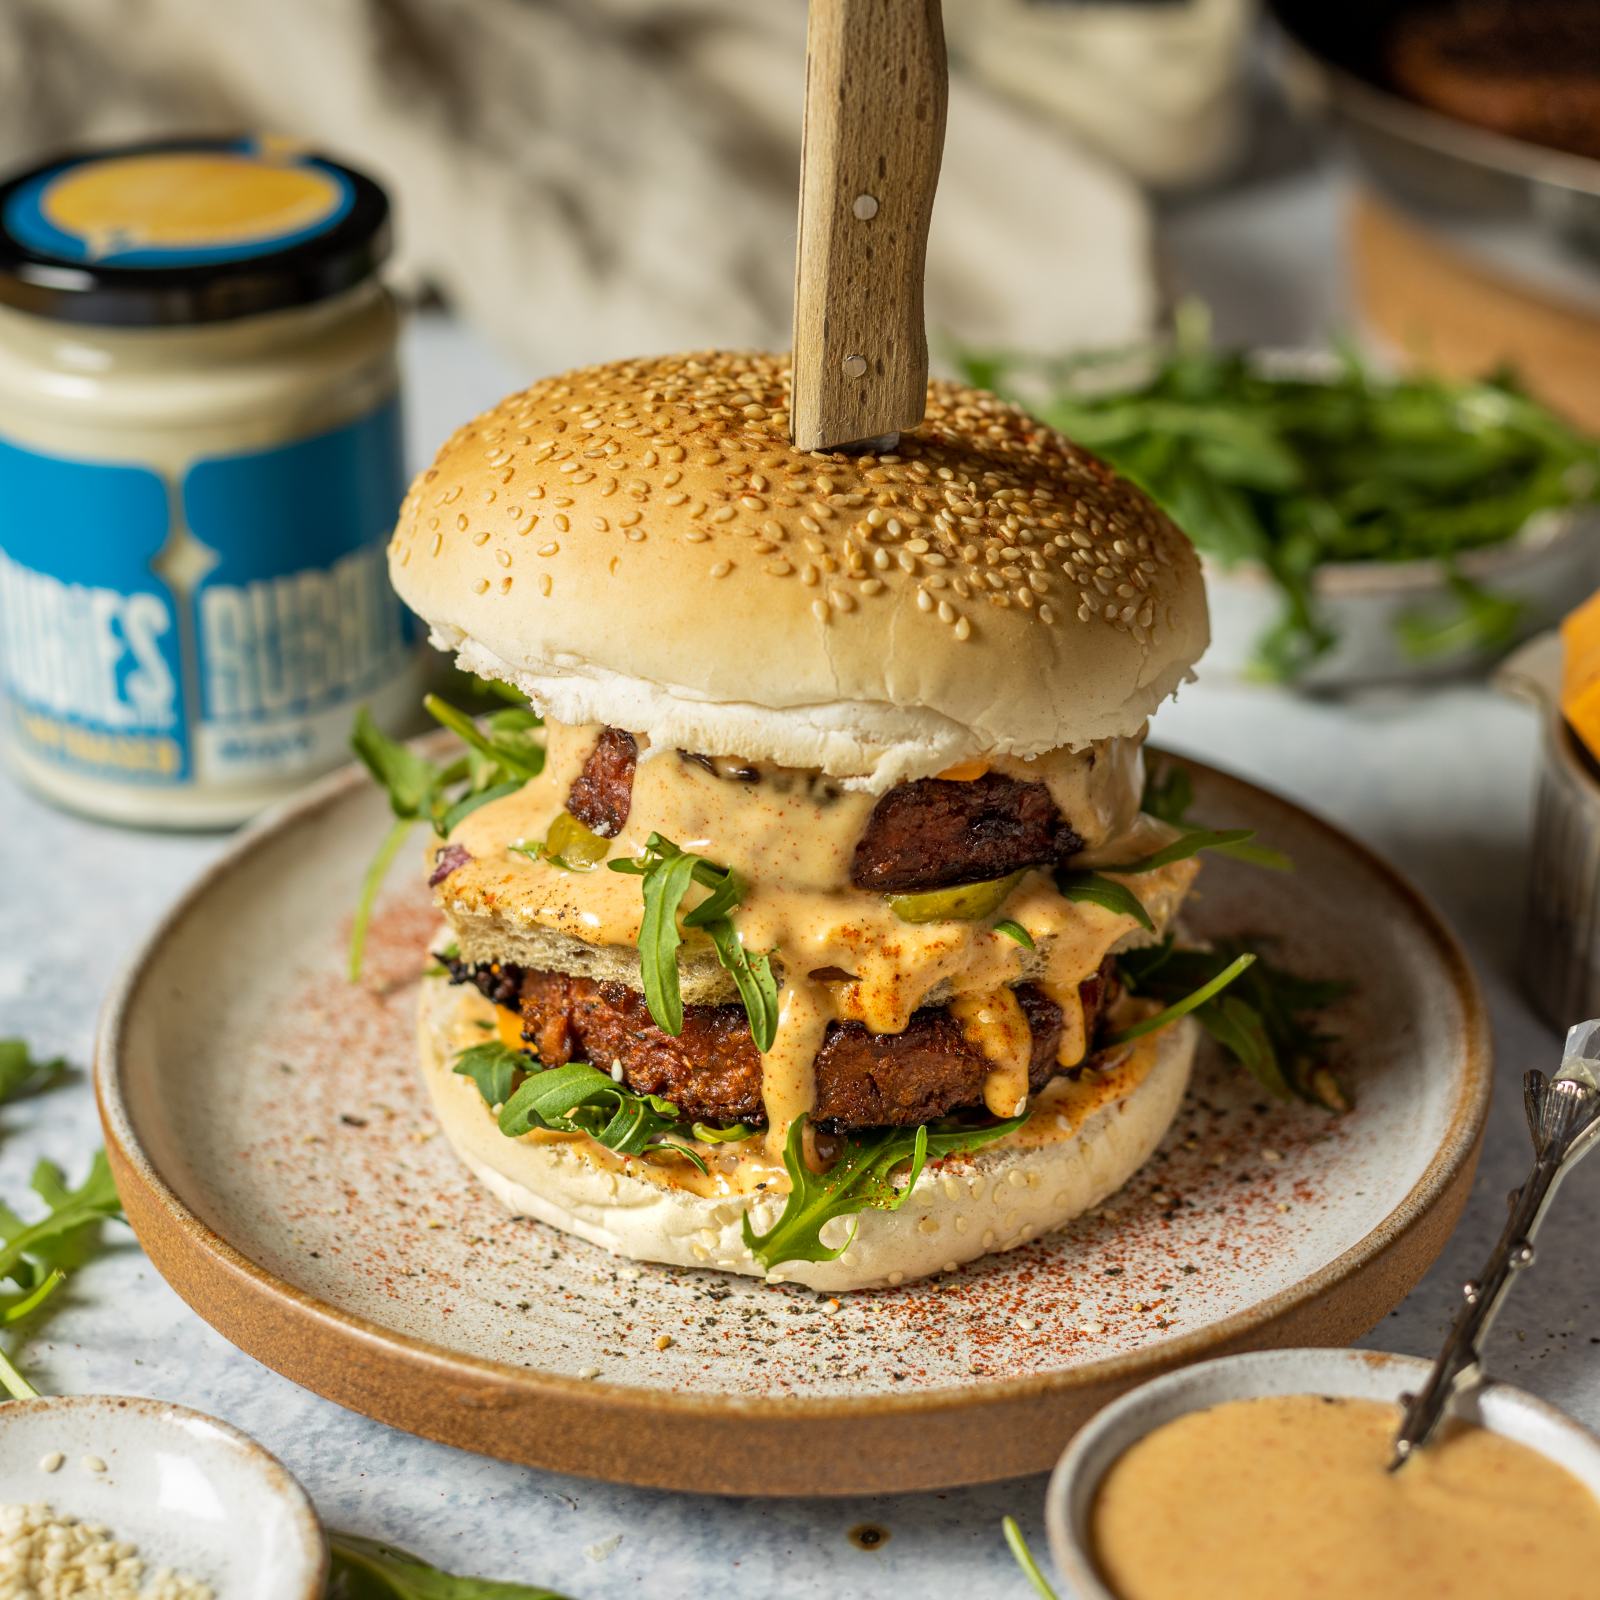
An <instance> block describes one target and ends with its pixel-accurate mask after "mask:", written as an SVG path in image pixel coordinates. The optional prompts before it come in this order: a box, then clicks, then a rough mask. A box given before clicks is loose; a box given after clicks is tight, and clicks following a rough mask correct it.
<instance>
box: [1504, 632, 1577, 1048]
mask: <svg viewBox="0 0 1600 1600" xmlns="http://www.w3.org/2000/svg"><path fill="white" fill-rule="evenodd" d="M1496 681H1497V682H1498V684H1499V686H1500V687H1501V688H1502V689H1504V690H1505V691H1506V692H1507V693H1508V694H1514V695H1516V696H1518V697H1519V698H1520V699H1523V700H1527V701H1528V702H1529V703H1530V704H1532V705H1533V706H1534V707H1535V708H1536V709H1537V710H1538V712H1539V716H1540V721H1541V723H1542V724H1543V736H1542V738H1541V739H1540V741H1539V777H1538V784H1537V788H1536V790H1535V795H1534V807H1533V837H1532V839H1531V841H1530V842H1529V860H1528V902H1527V930H1526V935H1525V937H1524V938H1523V941H1522V951H1521V966H1522V983H1523V988H1524V989H1525V990H1526V992H1527V995H1528V998H1529V999H1530V1000H1531V1001H1532V1002H1533V1006H1534V1009H1535V1010H1536V1011H1537V1012H1538V1013H1539V1015H1540V1016H1541V1017H1543V1018H1544V1020H1545V1021H1546V1022H1548V1023H1549V1024H1550V1025H1551V1027H1553V1028H1557V1029H1562V1028H1565V1027H1566V1026H1567V1025H1568V1024H1569V1023H1570V1022H1571V1021H1572V1019H1573V1018H1574V1017H1592V1016H1595V1015H1600V769H1597V767H1596V764H1595V762H1594V761H1593V760H1592V759H1591V758H1590V756H1589V754H1588V752H1587V751H1586V750H1584V749H1583V747H1582V746H1581V745H1580V744H1579V743H1578V740H1577V736H1576V735H1575V734H1574V733H1573V731H1572V729H1571V728H1570V727H1568V726H1567V722H1566V719H1565V718H1564V717H1563V716H1562V714H1561V704H1560V690H1561V640H1560V638H1559V637H1558V636H1557V635H1556V634H1554V633H1551V634H1546V635H1545V636H1544V637H1543V638H1540V639H1535V640H1534V641H1533V642H1532V643H1531V644H1528V645H1525V646H1524V647H1523V648H1522V649H1521V650H1519V651H1518V652H1517V653H1516V654H1515V655H1514V656H1512V657H1511V658H1510V659H1509V660H1508V661H1507V662H1506V663H1505V665H1504V666H1503V667H1501V669H1500V671H1499V673H1498V674H1497V675H1496Z"/></svg>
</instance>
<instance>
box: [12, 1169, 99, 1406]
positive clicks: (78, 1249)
mask: <svg viewBox="0 0 1600 1600" xmlns="http://www.w3.org/2000/svg"><path fill="white" fill-rule="evenodd" d="M31 1187H32V1189H33V1192H34V1194H35V1195H37V1196H38V1197H39V1199H40V1200H42V1201H43V1202H44V1204H45V1208H46V1209H45V1214H44V1216H42V1217H40V1218H39V1219H38V1220H37V1221H35V1222H24V1221H23V1220H22V1218H21V1217H20V1216H19V1215H18V1214H17V1213H16V1212H15V1211H13V1210H12V1209H11V1207H10V1206H8V1205H6V1204H5V1203H4V1202H3V1201H0V1327H5V1328H10V1327H14V1326H15V1325H16V1324H17V1323H19V1322H21V1321H22V1319H23V1318H24V1317H27V1316H30V1315H31V1314H32V1313H33V1312H35V1311H37V1310H38V1309H39V1307H40V1306H42V1305H43V1304H44V1303H45V1301H47V1300H48V1299H49V1298H50V1297H51V1296H52V1295H53V1294H54V1293H55V1292H56V1291H57V1290H58V1289H59V1288H60V1287H61V1285H62V1284H63V1283H65V1282H66V1279H67V1274H68V1273H69V1272H70V1271H71V1270H72V1269H73V1268H75V1267H78V1266H81V1265H82V1264H83V1262H84V1261H86V1260H87V1259H88V1258H89V1256H91V1255H92V1254H93V1253H94V1251H95V1250H96V1248H98V1245H99V1227H100V1224H101V1223H102V1222H105V1221H107V1220H109V1219H111V1218H114V1217H120V1216H121V1215H122V1205H121V1202H120V1201H119V1200H118V1199H117V1190H116V1185H115V1184H114V1183H112V1181H111V1169H110V1167H109V1166H107V1165H106V1158H105V1152H104V1151H97V1152H96V1154H95V1157H94V1160H93V1161H92V1162H91V1163H90V1166H89V1172H88V1175H87V1176H86V1177H85V1178H84V1180H83V1182H82V1183H81V1184H79V1185H78V1187H77V1188H76V1189H72V1188H68V1187H67V1181H66V1177H65V1175H64V1174H63V1173H62V1171H61V1169H60V1167H58V1166H56V1164H55V1163H54V1162H52V1161H41V1162H39V1164H38V1165H37V1166H36V1167H35V1168H34V1169H33V1178H32V1181H31ZM0 1388H4V1389H5V1390H6V1391H7V1392H8V1393H9V1394H10V1395H11V1396H12V1397H13V1398H14V1399H17V1400H27V1399H32V1398H33V1397H34V1396H35V1395H36V1394H38V1392H39V1391H38V1390H37V1389H35V1388H34V1387H33V1385H32V1384H31V1383H29V1382H28V1380H27V1379H26V1378H25V1377H24V1376H23V1375H22V1373H21V1372H19V1371H18V1370H17V1368H16V1366H15V1364H14V1363H13V1362H12V1361H11V1359H10V1358H9V1357H8V1356H7V1355H6V1354H5V1353H4V1352H3V1351H0Z"/></svg>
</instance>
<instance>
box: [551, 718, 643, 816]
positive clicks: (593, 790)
mask: <svg viewBox="0 0 1600 1600" xmlns="http://www.w3.org/2000/svg"><path fill="white" fill-rule="evenodd" d="M638 765H639V741H638V740H637V739H635V738H634V736H633V735H632V734H631V733H625V732H623V730H622V729H621V728H606V729H604V730H603V731H602V732H601V734H600V737H599V739H598V740H597V741H596V743H595V747H594V749H593V750H591V751H590V752H589V759H588V760H587V761H585V762H584V764H583V771H582V772H580V773H579V774H578V776H577V777H576V778H575V779H573V782H572V788H571V790H570V791H569V792H568V794H567V810H568V811H570V812H571V813H572V815H573V816H575V817H576V818H577V819H578V821H579V822H581V823H582V824H583V825H584V827H586V828H587V829H588V830H589V832H590V833H597V834H599V835H600V837H601V838H602V839H611V838H615V837H616V835H617V834H619V833H621V832H622V830H623V828H624V827H625V826H626V825H627V821H628V813H629V812H630V811H631V810H632V809H633V774H634V769H635V768H636V767H637V766H638Z"/></svg>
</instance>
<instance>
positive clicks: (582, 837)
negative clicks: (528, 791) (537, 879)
mask: <svg viewBox="0 0 1600 1600" xmlns="http://www.w3.org/2000/svg"><path fill="white" fill-rule="evenodd" d="M610 848H611V841H610V840H609V839H602V838H601V837H600V835H599V834H598V833H591V832H590V831H589V829H588V828H586V827H584V825H583V824H582V823H581V822H579V821H578V819H577V818H576V817H575V816H573V814H572V813H571V812H570V811H563V812H562V813H561V815H560V816H559V817H557V818H556V820H555V821H554V822H552V823H551V824H550V833H549V836H548V837H547V838H546V839H545V842H544V850H543V854H544V856H545V858H546V859H547V860H549V861H551V862H553V863H554V864H555V865H556V866H558V867H566V868H568V869H570V870H571V871H573V872H593V871H594V869H595V868H596V867H598V866H599V865H600V863H601V862H602V861H604V860H605V858H606V852H607V851H609V850H610Z"/></svg>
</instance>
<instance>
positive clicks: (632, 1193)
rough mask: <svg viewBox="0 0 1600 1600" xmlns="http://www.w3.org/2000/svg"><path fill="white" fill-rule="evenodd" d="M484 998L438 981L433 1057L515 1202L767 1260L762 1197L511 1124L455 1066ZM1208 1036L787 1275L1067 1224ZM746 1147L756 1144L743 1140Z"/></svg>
mask: <svg viewBox="0 0 1600 1600" xmlns="http://www.w3.org/2000/svg"><path fill="white" fill-rule="evenodd" d="M483 1004H484V1002H482V1001H481V1000H479V999H478V997H477V996H475V995H472V994H471V993H468V992H464V991H462V990H459V989H452V988H450V987H449V985H448V984H447V983H446V982H445V981H444V980H443V979H440V978H427V979H424V980H423V996H422V1006H421V1046H422V1048H421V1056H422V1069H423V1077H424V1079H425V1080H426V1082H427V1085H428V1092H429V1094H430V1095H431V1096H432V1099H433V1105H434V1110H435V1112H436V1114H437V1116H438V1118H439V1123H440V1126H441V1127H442V1128H443V1129H444V1132H445V1137H446V1138H447V1139H448V1140H449V1141H450V1144H451V1147H452V1148H453V1149H454V1150H455V1152H456V1154H457V1155H458V1156H459V1157H460V1158H461V1161H462V1163H463V1164H464V1165H465V1166H466V1167H467V1169H468V1170H469V1171H470V1172H471V1173H472V1175H473V1176H474V1177H475V1178H477V1179H478V1180H479V1181H480V1182H481V1183H482V1184H483V1185H484V1186H485V1187H486V1188H487V1189H488V1190H489V1191H490V1192H491V1193H492V1194H493V1195H494V1196H495V1198H496V1199H498V1200H499V1201H500V1202H501V1204H502V1205H504V1206H505V1207H506V1208H507V1209H508V1210H509V1211H511V1212H512V1213H514V1214H515V1215H517V1216H523V1217H537V1218H538V1219H539V1221H541V1222H545V1223H548V1224H549V1225H550V1226H552V1227H555V1228H560V1229H561V1230H563V1231H564V1232H566V1233H575V1234H577V1235H578V1236H579V1237H580V1238H582V1239H587V1240H588V1241H589V1243H590V1244H596V1245H600V1246H601V1247H602V1248H604V1249H606V1250H609V1251H611V1252H612V1253H613V1254H615V1255H622V1256H628V1257H630V1258H632V1259H633V1260H636V1261H661V1262H667V1263H669V1264H672V1265H677V1266H684V1267H712V1268H717V1269H720V1270H721V1271H724V1272H739V1273H745V1274H749V1275H752V1276H757V1277H759V1276H761V1275H762V1271H761V1267H760V1266H759V1264H758V1263H757V1262H756V1261H755V1260H753V1259H752V1257H751V1255H750V1253H749V1251H748V1250H746V1248H745V1245H744V1241H743V1238H742V1235H741V1219H742V1218H743V1216H744V1212H745V1209H746V1207H747V1206H749V1205H750V1203H751V1202H750V1200H749V1197H748V1196H745V1195H733V1194H730V1195H726V1196H713V1197H710V1198H707V1197H705V1196H701V1195H698V1194H695V1193H694V1192H693V1191H692V1190H690V1189H688V1188H685V1187H682V1186H679V1185H675V1184H674V1183H673V1182H672V1181H671V1175H670V1172H663V1171H662V1169H660V1168H652V1167H651V1165H650V1164H647V1163H643V1162H633V1163H630V1164H629V1166H628V1168H627V1170H623V1168H622V1166H621V1163H619V1162H617V1161H616V1160H615V1159H613V1158H610V1157H609V1156H608V1154H607V1153H606V1152H604V1151H602V1150H600V1148H599V1147H598V1146H596V1145H594V1144H592V1143H591V1142H590V1141H588V1140H586V1139H584V1138H581V1137H580V1138H573V1139H559V1140H541V1139H540V1138H539V1137H538V1136H537V1135H535V1136H531V1137H528V1138H523V1139H510V1138H507V1137H506V1136H505V1135H504V1134H503V1133H501V1132H500V1129H499V1127H498V1125H497V1124H496V1122H495V1118H494V1114H493V1113H492V1112H491V1111H490V1110H489V1108H488V1107H487V1106H486V1105H484V1103H483V1097H482V1096H481V1095H480V1094H479V1093H478V1090H477V1088H476V1087H475V1086H474V1084H473V1083H472V1082H471V1080H470V1079H468V1078H465V1077H462V1076H461V1075H459V1074H457V1073H455V1072H453V1071H451V1068H450V1063H451V1062H452V1061H453V1060H454V1059H455V1054H456V1051H457V1050H458V1049H459V1048H460V1043H461V1035H462V1030H463V1026H464V1025H466V1026H470V1024H469V1023H465V1019H466V1018H469V1017H471V1016H476V1015H478V1014H479V1010H480V1008H481V1007H482V1005H483ZM476 1037H478V1038H481V1037H482V1035H481V1034H479V1035H476ZM1197 1037H1198V1030H1197V1028H1196V1026H1195V1025H1194V1023H1193V1022H1191V1021H1190V1020H1189V1019H1187V1018H1185V1019H1184V1020H1182V1021H1180V1022H1178V1023H1175V1024H1173V1025H1172V1026H1171V1027H1168V1028H1164V1029H1162V1030H1160V1031H1159V1032H1157V1033H1155V1034H1152V1035H1149V1036H1148V1037H1146V1038H1144V1039H1141V1040H1140V1041H1139V1042H1138V1043H1137V1045H1136V1046H1135V1047H1134V1048H1135V1051H1136V1055H1135V1058H1134V1063H1133V1064H1134V1066H1135V1067H1136V1068H1139V1069H1142V1070H1139V1071H1134V1072H1129V1073H1127V1074H1126V1076H1120V1075H1119V1076H1114V1077H1113V1079H1112V1080H1111V1081H1112V1084H1113V1087H1112V1088H1110V1089H1109V1090H1108V1092H1107V1093H1106V1095H1105V1097H1104V1098H1103V1099H1102V1100H1101V1101H1100V1102H1099V1103H1098V1104H1096V1105H1095V1106H1094V1107H1093V1109H1091V1110H1089V1111H1088V1113H1087V1114H1086V1115H1084V1116H1083V1117H1082V1120H1081V1121H1079V1122H1078V1123H1077V1125H1076V1126H1075V1127H1074V1128H1073V1129H1072V1131H1071V1132H1070V1133H1065V1134H1060V1135H1058V1136H1056V1137H1053V1138H1051V1139H1050V1140H1049V1142H1046V1143H1030V1144H1021V1145H1018V1144H1013V1143H1012V1142H1011V1141H1009V1140H1006V1141H1001V1142H999V1143H997V1144H994V1145H990V1146H987V1147H985V1148H983V1149H980V1150H977V1151H974V1152H972V1153H971V1154H970V1155H963V1156H957V1157H952V1158H950V1159H949V1160H947V1161H946V1162H944V1163H943V1164H941V1166H940V1168H939V1170H937V1171H935V1170H933V1169H932V1168H929V1169H925V1170H924V1172H923V1173H922V1175H921V1177H919V1178H918V1180H917V1185H916V1188H915V1189H913V1190H912V1192H911V1195H910V1197H909V1198H908V1199H907V1200H906V1201H905V1203H904V1204H903V1205H901V1207H900V1208H899V1210H897V1211H892V1212H885V1211H865V1212H863V1213H862V1214H861V1216H860V1220H859V1227H858V1230H857V1232H856V1235H855V1238H854V1239H853V1240H852V1241H851V1244H850V1247H849V1249H847V1250H846V1251H845V1253H844V1254H843V1255H842V1256H840V1257H839V1258H838V1259H837V1260H835V1261H790V1262H784V1263H782V1264H780V1266H779V1268H778V1269H777V1270H776V1271H775V1272H774V1273H773V1274H772V1276H773V1277H774V1278H781V1279H784V1280H786V1281H791V1282H795V1283H803V1284H807V1285H809V1286H810V1287H811V1288H813V1289H820V1290H826V1291H838V1290H843V1289H873V1288H882V1287H884V1286H886V1285H887V1286H892V1285H894V1284H898V1283H903V1282H910V1281H911V1280H913V1279H915V1278H923V1277H927V1276H929V1275H930V1274H932V1273H936V1272H940V1271H943V1270H946V1269H949V1268H952V1267H954V1266H957V1265H959V1264H961V1263H962V1262H965V1261H971V1260H973V1259H975V1258H976V1257H978V1256H982V1255H989V1254H992V1253H994V1252H997V1251H1003V1250H1009V1249H1013V1248H1015V1247H1016V1246H1017V1245H1020V1244H1024V1243H1026V1242H1027V1241H1028V1240H1030V1239H1035V1238H1037V1237H1039V1236H1040V1235H1041V1234H1045V1233H1049V1232H1051V1231H1052V1230H1053V1229H1056V1228H1060V1227H1064V1226H1065V1225H1066V1224H1067V1223H1069V1222H1071V1221H1072V1220H1073V1218H1074V1217H1077V1216H1080V1215H1081V1214H1082V1213H1083V1212H1085V1211H1088V1210H1089V1209H1091V1208H1092V1207H1094V1206H1096V1205H1098V1204H1099V1203H1100V1202H1101V1201H1102V1200H1104V1199H1105V1198H1106V1197H1107V1196H1108V1195H1110V1194H1112V1193H1114V1192H1115V1191H1116V1190H1118V1189H1120V1188H1121V1187H1122V1185H1123V1184H1124V1183H1126V1182H1127V1181H1128V1179H1129V1178H1130V1177H1131V1176H1132V1175H1133V1174H1134V1173H1135V1172H1136V1171H1138V1169H1139V1168H1140V1167H1142V1166H1143V1165H1144V1163H1145V1162H1146V1161H1147V1160H1148V1159H1149V1158H1150V1156H1151V1155H1152V1154H1153V1152H1154V1151H1155V1148H1156V1146H1157V1145H1158V1144H1159V1143H1160V1142H1161V1139H1162V1136H1163V1135H1164V1134H1165V1133H1166V1131H1167V1128H1168V1126H1169V1125H1170V1124H1171V1122H1172V1119H1173V1117H1174V1116H1175V1115H1176V1114H1177V1111H1178V1106H1179V1104H1180V1102H1181V1101H1182V1099H1183V1092H1184V1089H1185V1087H1186V1086H1187V1085H1188V1081H1189V1069H1190V1065H1191V1063H1192V1061H1193V1059H1194V1050H1195V1042H1196V1039H1197ZM731 1148H732V1149H733V1150H734V1151H735V1152H736V1153H738V1155H739V1156H741V1157H742V1155H743V1147H741V1146H738V1145H736V1146H733V1147H731ZM651 1171H654V1172H655V1176H651V1175H649V1174H650V1173H651ZM782 1204H783V1203H782V1198H781V1197H778V1198H774V1199H767V1198H762V1199H759V1200H757V1201H756V1202H755V1207H754V1210H753V1212H752V1218H753V1221H754V1224H755V1226H756V1229H757V1231H758V1232H764V1231H766V1230H767V1229H768V1228H770V1227H771V1226H772V1224H773V1222H774V1221H776V1219H777V1216H778V1213H779V1212H780V1211H781V1210H782ZM848 1232H849V1223H848V1222H845V1221H842V1220H836V1221H834V1222H831V1223H829V1224H828V1225H827V1227H826V1228H825V1229H824V1230H823V1242H824V1243H825V1244H828V1245H830V1246H831V1245H837V1244H840V1243H843V1241H844V1238H845V1236H846V1234H848Z"/></svg>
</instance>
